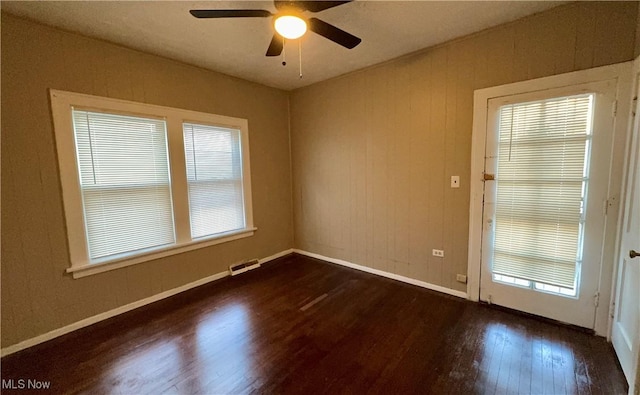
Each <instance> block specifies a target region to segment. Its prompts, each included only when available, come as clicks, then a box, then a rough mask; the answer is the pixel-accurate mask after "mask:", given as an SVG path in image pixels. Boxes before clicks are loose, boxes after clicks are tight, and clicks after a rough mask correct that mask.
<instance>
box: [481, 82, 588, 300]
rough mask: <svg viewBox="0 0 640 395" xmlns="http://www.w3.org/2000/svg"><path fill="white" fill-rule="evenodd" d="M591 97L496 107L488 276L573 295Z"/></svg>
mask: <svg viewBox="0 0 640 395" xmlns="http://www.w3.org/2000/svg"><path fill="white" fill-rule="evenodd" d="M593 99H594V97H593V95H590V94H584V95H576V96H569V97H560V98H552V99H547V100H540V101H533V102H526V103H517V104H510V105H505V106H502V107H500V109H499V126H498V127H499V135H498V161H497V174H496V175H495V182H496V189H497V194H496V197H497V198H496V203H495V216H494V221H495V225H494V226H495V231H494V232H495V233H494V245H493V257H492V258H493V259H492V268H491V271H492V274H493V279H494V280H495V281H499V282H505V283H509V284H513V285H516V286H523V287H532V288H534V289H536V290H540V291H545V292H551V293H556V294H559V295H565V296H575V295H576V292H577V289H578V282H579V281H580V278H579V273H580V265H581V263H582V242H583V236H584V223H585V205H586V203H587V202H586V196H587V190H588V188H589V179H588V177H587V175H588V169H589V152H590V141H591V124H592V117H593V110H592V109H593Z"/></svg>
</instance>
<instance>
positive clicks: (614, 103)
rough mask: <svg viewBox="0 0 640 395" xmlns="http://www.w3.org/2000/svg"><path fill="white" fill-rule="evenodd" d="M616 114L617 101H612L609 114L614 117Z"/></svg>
mask: <svg viewBox="0 0 640 395" xmlns="http://www.w3.org/2000/svg"><path fill="white" fill-rule="evenodd" d="M616 115H618V101H617V100H616V101H614V102H613V104H612V105H611V116H612V117H614V118H615V116H616Z"/></svg>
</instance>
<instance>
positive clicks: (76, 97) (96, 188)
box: [51, 91, 255, 277]
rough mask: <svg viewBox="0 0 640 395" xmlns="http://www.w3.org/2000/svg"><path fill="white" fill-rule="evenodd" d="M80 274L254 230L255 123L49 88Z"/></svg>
mask: <svg viewBox="0 0 640 395" xmlns="http://www.w3.org/2000/svg"><path fill="white" fill-rule="evenodd" d="M51 102H52V109H53V116H54V127H55V134H56V145H57V148H58V161H59V165H60V177H61V182H62V190H63V198H64V207H65V217H66V222H67V234H68V240H69V250H70V257H71V267H70V268H69V269H68V271H69V272H71V273H73V275H74V277H83V276H85V275H89V274H93V273H98V272H102V271H105V270H111V269H114V268H117V267H122V266H127V265H130V264H134V263H139V262H143V261H147V260H151V259H156V258H159V257H162V256H167V255H171V254H175V253H179V252H183V251H187V250H191V249H194V248H201V247H205V246H209V245H213V244H218V243H221V242H226V241H231V240H235V239H238V238H241V237H248V236H251V235H252V234H253V232H254V231H255V228H254V227H253V219H252V209H251V183H250V172H249V154H248V132H247V121H246V120H243V119H237V118H230V117H223V116H219V115H213V114H205V113H198V112H193V111H187V110H180V109H174V108H168V107H161V106H152V105H147V104H141V103H134V102H127V101H122V100H114V99H107V98H100V97H95V96H88V95H81V94H76V93H71V92H61V91H51Z"/></svg>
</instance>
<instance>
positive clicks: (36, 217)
mask: <svg viewBox="0 0 640 395" xmlns="http://www.w3.org/2000/svg"><path fill="white" fill-rule="evenodd" d="M49 88H54V89H61V90H69V91H74V92H80V93H87V94H93V95H98V96H106V97H113V98H120V99H125V100H134V101H139V102H144V103H151V104H158V105H164V106H171V107H178V108H185V109H189V110H195V111H203V112H210V113H215V114H222V115H228V116H233V117H240V118H246V119H248V120H249V140H250V147H251V170H252V175H251V178H252V183H253V185H252V189H253V191H252V192H253V209H254V221H255V224H256V226H257V227H258V231H257V232H256V234H255V235H254V236H253V237H250V238H245V239H242V240H237V241H233V242H229V243H225V244H220V245H216V246H213V247H208V248H204V249H200V250H195V251H190V252H186V253H182V254H178V255H174V256H171V257H168V258H163V259H158V260H155V261H150V262H145V263H141V264H138V265H135V266H129V267H127V268H123V269H117V270H113V271H109V272H105V273H101V274H97V275H94V276H89V277H86V278H81V279H77V280H74V279H72V278H71V276H70V275H68V274H65V273H64V271H65V269H67V268H68V267H69V266H70V263H69V257H68V250H67V241H66V233H65V223H64V217H63V215H64V213H63V207H62V200H61V190H60V181H59V177H58V168H57V160H56V151H55V145H54V135H53V130H52V120H51V112H50V108H49V107H50V106H49V94H48V89H49ZM288 99H289V98H288V93H287V92H284V91H280V90H277V89H273V88H268V87H265V86H262V85H258V84H254V83H250V82H247V81H243V80H239V79H236V78H231V77H228V76H225V75H222V74H218V73H214V72H210V71H206V70H203V69H199V68H196V67H192V66H188V65H185V64H181V63H178V62H175V61H171V60H168V59H164V58H160V57H157V56H153V55H147V54H144V53H140V52H137V51H132V50H129V49H125V48H123V47H120V46H116V45H112V44H109V43H106V42H103V41H99V40H94V39H90V38H86V37H83V36H79V35H76V34H71V33H67V32H63V31H61V30H57V29H54V28H50V27H46V26H43V25H40V24H37V23H33V22H29V21H26V20H24V19H19V18H16V17H14V16H11V15H7V14H4V13H3V14H2V286H1V289H2V306H1V307H2V338H1V344H2V347H3V348H4V347H7V346H9V345H12V344H15V343H18V342H20V341H22V340H25V339H29V338H32V337H34V336H36V335H40V334H43V333H46V332H48V331H51V330H53V329H56V328H60V327H63V326H65V325H68V324H70V323H73V322H76V321H79V320H81V319H84V318H87V317H90V316H93V315H96V314H99V313H102V312H105V311H108V310H111V309H114V308H116V307H119V306H123V305H126V304H128V303H131V302H134V301H137V300H140V299H143V298H145V297H149V296H152V295H154V294H158V293H160V292H163V291H166V290H169V289H173V288H176V287H178V286H181V285H184V284H187V283H190V282H193V281H196V280H198V279H201V278H204V277H206V276H209V275H212V274H215V273H219V272H222V271H224V270H226V269H227V268H228V265H229V264H231V263H236V262H238V261H240V260H243V259H247V258H263V257H267V256H270V255H272V254H275V253H277V252H281V251H283V250H286V249H289V248H291V247H292V245H293V229H292V203H291V168H290V153H289V126H288Z"/></svg>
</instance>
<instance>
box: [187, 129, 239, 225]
mask: <svg viewBox="0 0 640 395" xmlns="http://www.w3.org/2000/svg"><path fill="white" fill-rule="evenodd" d="M183 133H184V148H185V161H186V166H187V182H188V185H189V211H190V217H191V237H193V238H197V237H205V236H210V235H214V234H216V233H222V232H228V231H232V230H236V229H242V228H244V227H245V215H244V201H243V189H242V188H243V187H242V186H243V184H242V155H241V149H240V131H239V130H234V129H226V128H220V127H214V126H208V125H198V124H193V123H184V124H183Z"/></svg>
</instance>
